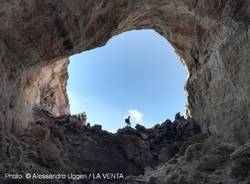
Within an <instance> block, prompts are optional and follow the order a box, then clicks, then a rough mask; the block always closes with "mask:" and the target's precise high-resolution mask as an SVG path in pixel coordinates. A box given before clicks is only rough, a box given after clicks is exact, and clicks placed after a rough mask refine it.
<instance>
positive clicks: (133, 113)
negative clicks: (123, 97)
mask: <svg viewBox="0 0 250 184" xmlns="http://www.w3.org/2000/svg"><path fill="white" fill-rule="evenodd" d="M128 114H129V116H130V117H131V120H132V121H134V122H135V123H142V117H143V114H142V113H141V112H139V111H137V110H135V109H130V110H129V111H128Z"/></svg>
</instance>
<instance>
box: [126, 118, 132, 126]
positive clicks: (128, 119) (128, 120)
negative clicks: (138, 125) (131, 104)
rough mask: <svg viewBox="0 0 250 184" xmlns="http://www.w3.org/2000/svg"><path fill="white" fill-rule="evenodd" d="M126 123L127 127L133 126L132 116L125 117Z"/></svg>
mask: <svg viewBox="0 0 250 184" xmlns="http://www.w3.org/2000/svg"><path fill="white" fill-rule="evenodd" d="M125 123H126V124H127V127H131V122H130V116H128V118H126V119H125Z"/></svg>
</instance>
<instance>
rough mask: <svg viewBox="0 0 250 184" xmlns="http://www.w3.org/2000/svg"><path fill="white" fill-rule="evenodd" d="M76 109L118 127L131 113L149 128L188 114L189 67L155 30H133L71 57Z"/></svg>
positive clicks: (109, 126)
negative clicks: (186, 92)
mask: <svg viewBox="0 0 250 184" xmlns="http://www.w3.org/2000/svg"><path fill="white" fill-rule="evenodd" d="M68 73H69V80H68V84H67V93H68V97H69V103H70V111H71V114H78V113H81V112H86V113H87V116H88V120H87V121H88V122H90V124H92V125H93V124H100V125H102V126H103V129H105V130H108V131H110V132H116V131H117V130H118V129H119V128H122V127H124V126H125V122H124V119H125V118H126V117H127V116H129V115H130V116H131V123H132V126H135V125H136V124H141V125H143V126H145V127H147V128H149V127H152V126H154V125H155V124H157V123H161V122H163V121H165V120H166V119H171V120H173V119H174V117H175V114H176V113H177V112H181V113H182V114H184V111H185V105H186V102H187V100H186V98H187V97H186V94H185V91H184V85H185V83H186V80H187V70H186V68H185V66H184V65H183V64H182V63H181V62H180V58H179V57H178V56H177V54H176V53H175V51H174V49H173V47H172V46H171V45H170V43H169V42H168V41H167V40H166V39H165V38H164V37H162V36H161V35H160V34H158V33H157V32H156V31H154V30H151V29H144V30H133V31H128V32H125V33H122V34H119V35H117V36H114V37H113V38H111V39H110V40H109V41H108V42H107V43H106V45H105V46H103V47H100V48H96V49H93V50H89V51H85V52H82V53H80V54H77V55H73V56H71V57H70V65H69V67H68Z"/></svg>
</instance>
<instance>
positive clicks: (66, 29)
mask: <svg viewBox="0 0 250 184" xmlns="http://www.w3.org/2000/svg"><path fill="white" fill-rule="evenodd" d="M249 4H250V3H249V0H244V1H243V0H240V1H234V0H219V1H213V0H209V1H208V0H199V1H197V0H152V1H148V0H134V1H129V0H112V1H111V0H95V1H93V0H85V1H73V0H60V1H59V0H54V1H50V0H45V1H39V0H32V1H31V0H30V1H21V0H14V1H11V2H9V1H5V0H2V1H1V8H0V16H1V18H0V24H1V27H0V38H1V43H0V53H1V54H0V62H1V66H0V71H1V72H0V73H1V74H0V75H1V81H0V83H1V85H0V86H1V88H0V90H1V95H0V101H1V102H2V103H1V105H0V121H1V129H2V131H3V132H5V133H9V132H15V133H17V132H20V131H22V130H23V129H24V128H25V127H27V123H28V122H30V121H32V118H33V115H32V113H31V112H32V108H33V106H34V105H42V106H44V105H45V106H46V107H49V108H50V109H51V110H52V111H54V112H56V114H57V115H59V114H62V113H68V102H67V97H66V93H65V90H64V91H63V90H62V89H64V88H60V87H59V88H57V87H55V86H64V85H65V83H66V81H65V80H66V79H67V77H65V76H66V75H67V74H66V72H64V74H65V76H63V77H62V78H61V80H57V83H58V85H52V86H51V87H52V88H54V89H52V88H51V91H53V93H54V94H58V93H61V94H59V95H56V96H57V97H56V99H47V98H46V99H44V97H42V96H41V98H40V99H41V101H39V102H38V103H36V102H37V101H35V100H37V98H33V99H32V100H34V101H32V100H31V97H30V95H27V94H26V92H27V89H30V86H32V85H34V83H36V81H37V78H39V77H41V76H39V73H41V70H42V68H43V67H44V66H46V65H49V64H51V63H52V65H53V63H55V61H59V60H61V59H63V58H67V57H68V56H69V55H72V54H75V53H79V52H81V51H84V50H88V49H92V48H95V47H99V46H102V45H104V44H105V43H106V41H107V40H108V39H110V38H111V37H112V36H114V35H116V34H119V33H121V32H124V31H128V30H132V29H143V28H151V29H155V30H156V31H157V32H158V33H160V34H161V35H162V36H164V37H165V38H166V39H168V41H169V42H170V43H171V44H172V45H173V47H174V48H175V50H176V52H177V53H178V54H179V56H180V57H181V59H182V62H183V63H185V64H186V66H187V68H188V71H189V78H188V81H187V84H186V90H187V92H188V103H189V106H188V112H189V113H190V114H191V115H192V117H193V118H194V119H195V120H196V121H197V122H200V123H201V126H202V130H203V131H207V130H209V131H210V132H211V133H212V134H213V135H216V136H219V137H223V138H224V139H226V140H228V141H237V142H242V143H244V142H245V141H246V140H247V139H248V138H249V135H250V134H249V133H250V128H249V123H247V122H249V103H250V98H249V95H248V94H249V81H250V77H249V72H248V71H249V69H250V68H249V64H248V63H249V58H250V56H249V52H248V51H249V47H250V46H249V34H250V33H249V9H250V8H249ZM58 65H60V64H58ZM50 66H51V65H50ZM54 67H57V66H55V65H54ZM58 72H59V73H60V71H58ZM46 75H47V74H45V75H44V78H46ZM52 78H53V77H52ZM43 80H44V82H48V83H50V81H51V80H46V79H43ZM54 81H55V80H54ZM46 85H47V86H49V85H48V84H43V86H46ZM40 89H41V88H40V87H38V88H33V89H32V90H33V91H31V92H30V93H32V94H37V93H38V91H39V90H40ZM51 91H50V92H51ZM40 92H41V91H40ZM50 92H49V93H50ZM45 93H46V95H47V92H45ZM40 94H41V95H44V93H40ZM63 96H64V99H63ZM49 98H50V97H49ZM59 98H60V99H61V100H59V101H60V102H59V101H58V99H59ZM48 103H51V104H48ZM57 105H58V107H56V106H57ZM59 109H60V110H59Z"/></svg>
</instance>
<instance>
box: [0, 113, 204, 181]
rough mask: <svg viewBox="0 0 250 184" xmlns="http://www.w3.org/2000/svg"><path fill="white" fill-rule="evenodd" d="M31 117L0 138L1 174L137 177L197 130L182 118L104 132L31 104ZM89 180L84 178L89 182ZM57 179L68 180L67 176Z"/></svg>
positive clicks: (167, 157)
mask: <svg viewBox="0 0 250 184" xmlns="http://www.w3.org/2000/svg"><path fill="white" fill-rule="evenodd" d="M35 119H36V120H35V121H34V122H33V123H31V124H29V126H28V128H27V129H26V130H25V131H24V133H23V134H22V135H19V136H18V137H15V138H14V137H9V138H4V141H5V145H6V147H5V149H2V150H1V152H2V157H1V161H0V178H1V177H2V174H3V173H6V172H7V173H20V174H22V173H24V174H25V173H33V172H34V173H39V174H45V173H50V174H58V173H61V174H63V173H81V174H86V173H121V174H122V175H123V176H124V177H127V176H129V175H134V176H138V175H140V174H144V172H145V169H146V168H147V167H156V166H157V165H161V164H163V163H165V162H166V161H169V160H171V159H172V158H173V157H175V156H180V155H183V154H184V153H185V149H186V147H187V146H188V145H189V144H190V143H191V142H189V140H190V139H191V137H193V136H196V135H199V133H200V128H199V126H198V125H197V124H196V123H195V122H194V121H193V120H192V119H188V120H186V119H184V118H183V117H181V118H179V119H176V120H175V121H174V122H171V121H170V120H167V121H165V122H163V123H162V124H158V125H156V126H154V127H153V128H150V129H146V128H145V127H143V126H141V125H137V126H136V129H134V128H131V127H125V128H123V129H120V130H118V132H117V133H115V134H112V133H109V132H107V131H103V130H102V128H101V126H100V125H94V126H86V125H83V124H82V122H81V120H80V119H79V118H78V117H76V116H61V117H57V118H56V117H55V116H53V114H51V113H50V112H49V111H47V110H44V109H39V108H36V112H35ZM89 179H90V180H85V181H83V183H86V182H91V178H89ZM123 179H124V178H123ZM7 181H8V180H5V182H7ZM36 181H38V180H36ZM103 181H104V180H101V181H100V180H99V181H98V182H97V183H102V182H103ZM122 181H123V182H126V180H122ZM9 182H11V180H9ZM51 182H56V181H55V180H52V181H51ZM58 182H59V183H67V180H64V181H63V180H62V181H58ZM27 183H29V181H27Z"/></svg>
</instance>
